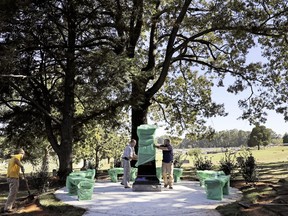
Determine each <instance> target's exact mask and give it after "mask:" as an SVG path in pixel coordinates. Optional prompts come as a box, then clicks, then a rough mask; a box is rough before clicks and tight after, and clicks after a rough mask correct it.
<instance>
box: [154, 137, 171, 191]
mask: <svg viewBox="0 0 288 216" xmlns="http://www.w3.org/2000/svg"><path fill="white" fill-rule="evenodd" d="M156 148H158V149H161V150H162V152H163V158H162V176H163V181H164V187H165V188H166V187H167V186H168V185H169V189H173V182H174V178H173V168H174V166H173V147H172V145H171V143H170V139H165V140H164V144H163V145H156Z"/></svg>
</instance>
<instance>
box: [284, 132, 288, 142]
mask: <svg viewBox="0 0 288 216" xmlns="http://www.w3.org/2000/svg"><path fill="white" fill-rule="evenodd" d="M283 143H288V133H285V134H284V136H283Z"/></svg>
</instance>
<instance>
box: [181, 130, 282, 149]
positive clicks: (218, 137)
mask: <svg viewBox="0 0 288 216" xmlns="http://www.w3.org/2000/svg"><path fill="white" fill-rule="evenodd" d="M250 133H251V131H243V130H237V129H234V130H225V131H220V132H215V135H214V136H213V138H212V139H211V140H208V139H202V140H187V139H184V140H183V141H182V143H181V144H180V146H179V147H180V148H216V147H226V148H228V147H240V146H247V141H248V138H249V135H250ZM271 138H272V141H271V143H272V144H276V145H278V144H281V143H283V142H282V138H281V135H278V134H276V133H275V132H273V131H271Z"/></svg>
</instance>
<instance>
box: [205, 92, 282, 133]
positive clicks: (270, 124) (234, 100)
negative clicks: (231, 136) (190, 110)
mask: <svg viewBox="0 0 288 216" xmlns="http://www.w3.org/2000/svg"><path fill="white" fill-rule="evenodd" d="M212 97H213V98H214V100H215V101H216V102H218V103H224V105H225V110H226V112H228V116H225V117H216V118H210V119H208V121H207V125H210V126H212V127H213V128H214V129H215V130H216V131H221V130H232V129H238V130H244V131H252V129H253V127H254V126H253V125H250V124H249V122H248V120H237V118H238V117H239V116H240V115H241V113H242V110H240V108H239V107H238V100H239V99H241V95H240V96H238V95H234V94H231V93H228V92H226V90H225V88H218V89H214V91H213V96H212ZM242 98H244V96H242ZM267 113H268V117H267V121H266V123H265V124H263V125H264V126H265V127H266V128H270V129H272V130H273V131H274V132H276V133H277V134H281V135H284V134H285V133H288V122H285V121H284V116H283V115H281V114H277V113H276V112H275V111H267Z"/></svg>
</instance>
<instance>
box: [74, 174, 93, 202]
mask: <svg viewBox="0 0 288 216" xmlns="http://www.w3.org/2000/svg"><path fill="white" fill-rule="evenodd" d="M93 189H94V181H93V180H89V179H87V180H85V181H81V182H79V184H78V191H77V195H78V200H91V199H92V195H93Z"/></svg>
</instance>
